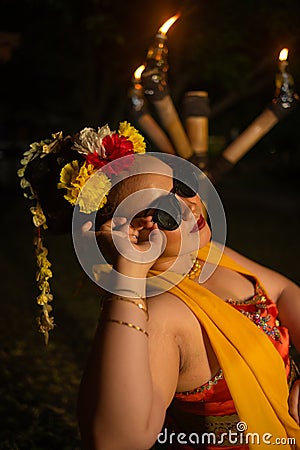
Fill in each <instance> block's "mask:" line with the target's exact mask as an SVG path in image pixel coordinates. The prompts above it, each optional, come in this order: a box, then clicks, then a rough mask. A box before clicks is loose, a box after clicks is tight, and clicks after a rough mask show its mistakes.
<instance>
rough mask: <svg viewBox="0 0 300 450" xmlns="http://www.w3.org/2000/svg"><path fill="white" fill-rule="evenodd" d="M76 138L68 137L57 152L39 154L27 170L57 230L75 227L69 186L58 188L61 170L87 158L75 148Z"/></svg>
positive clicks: (31, 182)
mask: <svg viewBox="0 0 300 450" xmlns="http://www.w3.org/2000/svg"><path fill="white" fill-rule="evenodd" d="M72 145H73V140H72V139H71V138H70V137H69V138H65V139H64V141H63V142H62V143H61V145H60V148H59V149H58V151H56V152H52V153H49V154H46V155H45V156H43V157H36V158H34V159H33V160H32V161H30V162H29V163H28V165H27V167H26V170H25V175H24V176H25V178H26V180H28V181H29V183H30V184H31V187H32V189H33V191H34V192H35V194H36V195H37V197H38V199H39V201H40V204H41V207H42V210H43V212H44V214H45V216H46V221H47V225H48V229H49V231H50V232H52V233H53V234H64V233H68V232H70V231H71V219H72V212H73V206H72V205H70V203H69V202H68V201H67V200H66V199H65V198H64V195H65V190H64V189H58V188H57V184H58V183H59V179H60V172H61V169H62V167H63V166H65V165H66V164H68V163H69V162H71V161H74V160H76V159H77V160H79V161H82V160H84V158H83V157H82V156H81V155H80V154H78V153H77V152H74V150H72V149H71V147H72Z"/></svg>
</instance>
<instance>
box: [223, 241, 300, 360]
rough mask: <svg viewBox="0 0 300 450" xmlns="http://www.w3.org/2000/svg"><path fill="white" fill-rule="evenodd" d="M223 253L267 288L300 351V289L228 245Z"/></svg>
mask: <svg viewBox="0 0 300 450" xmlns="http://www.w3.org/2000/svg"><path fill="white" fill-rule="evenodd" d="M225 253H226V254H227V255H228V256H230V257H231V258H232V259H234V260H235V261H236V262H237V263H238V264H240V265H242V266H243V267H245V268H246V269H248V270H250V271H251V272H253V274H254V275H256V276H257V277H258V278H259V280H260V281H261V282H262V283H263V285H264V286H265V288H266V289H267V292H268V295H269V296H270V298H271V299H272V300H273V301H274V302H275V303H277V308H278V315H279V319H280V322H281V324H282V325H284V326H286V327H287V328H288V330H289V332H290V336H291V340H292V342H293V344H294V346H295V348H296V349H297V351H298V352H300V289H299V287H298V286H297V285H296V284H295V283H294V282H293V281H291V280H289V279H288V278H286V277H285V276H283V275H281V274H279V273H278V272H275V271H274V270H271V269H268V268H267V267H264V266H262V265H261V264H258V263H256V262H254V261H252V260H250V259H248V258H246V257H245V256H242V255H240V254H239V253H237V252H235V251H234V250H232V249H229V248H228V247H227V248H226V249H225Z"/></svg>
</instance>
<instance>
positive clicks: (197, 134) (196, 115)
mask: <svg viewBox="0 0 300 450" xmlns="http://www.w3.org/2000/svg"><path fill="white" fill-rule="evenodd" d="M182 108H183V116H184V118H185V128H186V132H187V135H188V137H189V140H190V142H191V146H192V149H193V152H194V154H193V156H192V157H191V158H190V161H191V162H192V163H194V164H195V165H196V166H198V167H199V169H201V170H205V169H206V167H207V162H208V116H209V114H210V106H209V99H208V94H207V92H205V91H191V92H187V93H186V94H185V95H184V98H183V104H182Z"/></svg>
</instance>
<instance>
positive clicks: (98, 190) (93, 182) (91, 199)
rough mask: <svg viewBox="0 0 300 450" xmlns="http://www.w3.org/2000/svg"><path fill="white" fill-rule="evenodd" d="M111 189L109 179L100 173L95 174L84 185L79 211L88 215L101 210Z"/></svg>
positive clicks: (79, 200)
mask: <svg viewBox="0 0 300 450" xmlns="http://www.w3.org/2000/svg"><path fill="white" fill-rule="evenodd" d="M110 188H111V181H110V179H109V178H108V177H107V176H106V175H105V174H104V173H102V172H97V173H95V174H94V175H93V177H91V178H90V179H89V180H88V183H86V184H85V185H84V188H83V189H82V191H81V193H80V195H79V198H78V204H79V208H80V211H82V212H84V213H86V214H90V213H92V212H94V211H98V209H101V208H102V207H103V206H104V205H105V203H106V202H107V195H108V193H109V190H110Z"/></svg>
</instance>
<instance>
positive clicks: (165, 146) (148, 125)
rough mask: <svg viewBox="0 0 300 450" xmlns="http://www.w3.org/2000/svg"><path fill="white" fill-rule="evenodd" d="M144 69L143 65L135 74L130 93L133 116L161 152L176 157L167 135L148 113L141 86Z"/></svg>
mask: <svg viewBox="0 0 300 450" xmlns="http://www.w3.org/2000/svg"><path fill="white" fill-rule="evenodd" d="M144 69H145V66H144V65H141V66H140V67H138V68H137V69H136V71H135V72H134V74H133V78H132V88H131V89H130V91H129V98H130V103H131V105H130V106H131V108H130V110H131V115H132V116H133V118H134V119H135V120H136V121H137V123H138V124H139V126H140V127H141V129H142V130H143V131H144V132H145V134H146V135H147V136H148V137H149V138H150V139H151V140H152V142H153V143H154V144H155V145H156V146H157V148H158V149H159V150H160V151H162V152H164V153H171V154H172V155H175V150H174V148H173V146H172V144H171V142H170V140H169V138H168V137H167V135H166V133H164V131H163V130H162V129H161V127H160V126H159V125H158V124H157V122H156V121H155V120H154V119H153V117H152V116H151V115H150V113H149V111H148V108H147V104H146V99H145V97H144V90H143V86H142V84H141V76H142V72H143V71H144Z"/></svg>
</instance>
